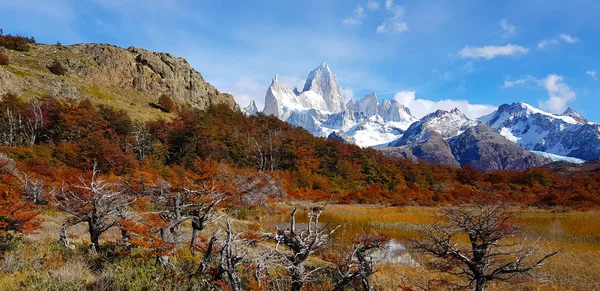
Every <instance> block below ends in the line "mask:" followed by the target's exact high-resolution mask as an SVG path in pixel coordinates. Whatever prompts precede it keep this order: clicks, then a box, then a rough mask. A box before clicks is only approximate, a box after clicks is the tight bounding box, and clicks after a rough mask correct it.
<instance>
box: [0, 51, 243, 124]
mask: <svg viewBox="0 0 600 291" xmlns="http://www.w3.org/2000/svg"><path fill="white" fill-rule="evenodd" d="M5 53H7V54H8V56H9V58H10V60H11V64H10V65H9V66H0V95H1V94H5V93H7V92H14V93H16V94H18V95H21V96H26V97H29V98H31V97H39V96H44V95H53V96H57V97H61V98H70V99H81V98H92V100H95V101H96V102H98V103H105V104H109V105H112V106H115V107H119V108H122V109H125V110H127V111H128V112H129V113H131V115H132V117H134V118H137V119H147V118H156V116H157V115H156V109H152V108H151V107H149V106H148V103H149V102H156V100H157V99H158V97H159V96H160V95H161V94H168V95H170V96H171V98H172V99H173V100H174V101H175V102H178V103H180V104H187V105H190V106H193V107H196V108H200V109H204V108H206V107H207V106H209V105H210V104H226V105H228V106H229V107H230V108H234V107H235V106H236V104H235V101H234V99H233V96H231V95H230V94H223V93H220V92H219V91H218V90H217V89H215V88H214V87H213V86H212V85H210V84H209V83H207V82H206V81H205V80H204V79H203V78H202V75H201V74H200V73H198V72H197V71H195V70H194V69H193V68H192V67H191V66H190V65H189V64H188V62H187V61H186V60H185V59H183V58H176V57H173V56H172V55H170V54H166V53H156V52H151V51H147V50H143V49H140V48H135V47H130V48H128V49H123V48H120V47H117V46H113V45H108V44H76V45H69V46H58V45H43V44H38V45H33V46H32V47H31V49H30V50H29V51H27V52H15V51H10V50H5ZM54 60H57V61H59V62H60V63H61V64H62V66H63V67H64V68H66V70H67V73H66V75H65V76H59V75H54V74H52V73H51V72H50V71H49V70H48V68H47V67H48V66H49V65H50V64H52V62H54Z"/></svg>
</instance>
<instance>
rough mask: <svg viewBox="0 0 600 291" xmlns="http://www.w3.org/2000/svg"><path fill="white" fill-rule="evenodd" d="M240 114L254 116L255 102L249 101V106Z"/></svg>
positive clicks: (255, 110) (256, 109)
mask: <svg viewBox="0 0 600 291" xmlns="http://www.w3.org/2000/svg"><path fill="white" fill-rule="evenodd" d="M242 112H244V114H246V115H256V113H258V107H256V102H254V100H252V101H250V104H248V106H246V107H245V108H244V109H242Z"/></svg>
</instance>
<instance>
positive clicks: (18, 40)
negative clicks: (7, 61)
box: [0, 30, 35, 52]
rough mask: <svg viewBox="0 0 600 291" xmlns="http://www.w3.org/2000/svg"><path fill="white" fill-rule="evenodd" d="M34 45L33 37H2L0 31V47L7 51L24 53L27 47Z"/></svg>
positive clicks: (8, 35)
mask: <svg viewBox="0 0 600 291" xmlns="http://www.w3.org/2000/svg"><path fill="white" fill-rule="evenodd" d="M34 43H35V39H34V38H33V37H24V36H20V35H10V34H7V35H3V34H2V33H1V30H0V46H1V47H5V48H7V49H9V50H15V51H21V52H26V51H28V50H29V46H30V45H31V44H34Z"/></svg>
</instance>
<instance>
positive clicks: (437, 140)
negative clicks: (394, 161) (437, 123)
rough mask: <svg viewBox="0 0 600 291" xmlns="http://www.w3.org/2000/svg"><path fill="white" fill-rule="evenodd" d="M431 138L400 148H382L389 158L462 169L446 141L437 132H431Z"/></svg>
mask: <svg viewBox="0 0 600 291" xmlns="http://www.w3.org/2000/svg"><path fill="white" fill-rule="evenodd" d="M429 135H430V136H429V137H428V138H427V139H425V140H423V141H421V142H419V143H412V144H407V145H403V146H399V147H386V148H381V149H380V150H381V151H382V153H383V154H384V155H386V156H388V157H401V158H405V159H409V160H412V161H415V162H416V161H418V160H423V161H426V162H429V163H434V164H442V165H448V166H452V167H457V168H458V167H460V163H459V162H458V161H457V160H456V158H455V157H454V155H453V154H452V149H451V148H450V145H449V144H448V143H447V142H446V140H445V139H444V138H443V137H442V136H440V135H439V134H437V133H436V132H429Z"/></svg>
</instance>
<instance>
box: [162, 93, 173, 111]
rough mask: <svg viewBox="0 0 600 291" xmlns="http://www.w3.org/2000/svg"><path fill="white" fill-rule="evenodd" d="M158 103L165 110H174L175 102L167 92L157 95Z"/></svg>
mask: <svg viewBox="0 0 600 291" xmlns="http://www.w3.org/2000/svg"><path fill="white" fill-rule="evenodd" d="M158 105H160V107H162V109H163V111H165V112H173V110H175V103H174V102H173V99H171V97H169V95H167V94H162V95H160V97H158Z"/></svg>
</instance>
